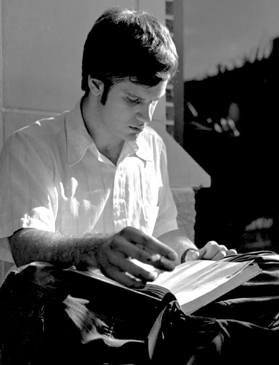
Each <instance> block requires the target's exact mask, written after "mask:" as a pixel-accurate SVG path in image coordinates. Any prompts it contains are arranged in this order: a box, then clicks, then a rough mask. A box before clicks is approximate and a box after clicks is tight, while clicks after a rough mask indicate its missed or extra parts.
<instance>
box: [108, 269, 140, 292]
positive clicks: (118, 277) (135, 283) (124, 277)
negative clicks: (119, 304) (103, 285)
mask: <svg viewBox="0 0 279 365" xmlns="http://www.w3.org/2000/svg"><path fill="white" fill-rule="evenodd" d="M106 275H107V276H108V277H109V278H111V279H113V280H115V281H117V282H118V283H120V284H122V285H125V286H127V287H129V288H136V289H141V288H143V287H144V286H145V285H146V281H142V280H140V279H137V278H136V277H133V276H131V275H129V274H127V273H126V272H123V271H120V270H118V269H116V268H113V267H111V268H110V269H109V270H108V271H107V273H106Z"/></svg>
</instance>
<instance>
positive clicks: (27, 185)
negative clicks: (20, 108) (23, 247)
mask: <svg viewBox="0 0 279 365" xmlns="http://www.w3.org/2000/svg"><path fill="white" fill-rule="evenodd" d="M33 142H34V143H33ZM47 159H48V156H47V153H45V151H44V149H43V148H42V146H40V143H39V141H37V142H36V141H35V140H34V141H33V140H32V139H30V138H27V137H26V136H25V135H24V133H21V132H17V133H15V134H14V135H12V136H11V137H10V139H8V140H7V141H6V143H5V144H4V146H3V150H2V152H1V158H0V238H2V237H9V236H11V235H12V234H13V233H14V232H15V231H17V230H18V229H20V228H38V229H41V230H46V231H54V230H55V212H54V209H53V208H54V207H53V205H54V204H55V196H54V195H55V190H54V189H53V178H52V174H51V172H50V170H49V168H48V166H46V161H47Z"/></svg>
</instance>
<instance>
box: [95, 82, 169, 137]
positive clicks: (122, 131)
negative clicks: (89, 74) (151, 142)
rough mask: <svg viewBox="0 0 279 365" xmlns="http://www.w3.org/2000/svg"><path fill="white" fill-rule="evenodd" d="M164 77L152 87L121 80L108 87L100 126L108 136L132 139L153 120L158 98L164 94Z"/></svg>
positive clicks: (165, 84) (165, 83)
mask: <svg viewBox="0 0 279 365" xmlns="http://www.w3.org/2000/svg"><path fill="white" fill-rule="evenodd" d="M166 86H167V80H166V81H162V82H160V83H159V84H158V85H156V86H153V87H146V86H142V85H138V84H134V83H132V82H130V81H128V80H124V81H120V82H117V83H116V84H114V85H113V86H111V88H110V89H109V92H108V95H107V99H106V103H105V104H104V105H102V107H101V110H100V112H101V113H100V119H101V120H100V121H101V124H102V129H103V131H105V132H106V133H107V134H108V137H109V138H110V139H111V138H112V139H115V140H116V139H117V138H118V139H121V140H124V141H132V140H135V139H136V138H137V137H138V135H139V134H140V133H141V132H142V130H143V129H144V127H145V126H146V125H147V124H148V123H150V122H151V121H152V117H153V114H154V111H155V108H156V105H157V103H158V101H159V99H160V98H161V97H162V96H163V95H164V94H165V92H166Z"/></svg>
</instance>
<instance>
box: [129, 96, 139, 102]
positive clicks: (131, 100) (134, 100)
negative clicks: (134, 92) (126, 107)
mask: <svg viewBox="0 0 279 365" xmlns="http://www.w3.org/2000/svg"><path fill="white" fill-rule="evenodd" d="M127 101H128V102H129V103H130V104H139V103H140V102H141V100H140V99H138V98H131V97H130V96H127Z"/></svg>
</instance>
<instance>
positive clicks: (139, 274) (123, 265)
mask: <svg viewBox="0 0 279 365" xmlns="http://www.w3.org/2000/svg"><path fill="white" fill-rule="evenodd" d="M107 267H108V268H107V270H106V272H109V271H110V270H116V271H119V272H124V273H128V274H129V275H130V276H133V277H134V278H136V279H139V280H141V281H142V282H144V283H146V282H147V281H154V280H155V279H156V278H157V276H158V272H156V271H155V270H153V271H151V270H146V269H145V267H142V266H139V265H136V264H135V263H134V262H133V261H131V260H130V259H128V258H127V257H125V256H124V255H122V254H121V253H119V252H118V253H115V252H113V253H112V254H111V255H110V256H109V259H108V265H107ZM104 270H105V268H104Z"/></svg>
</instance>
